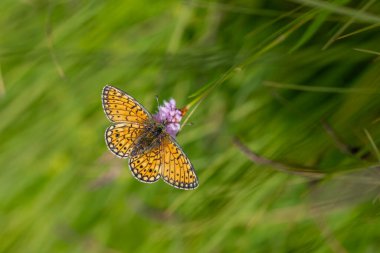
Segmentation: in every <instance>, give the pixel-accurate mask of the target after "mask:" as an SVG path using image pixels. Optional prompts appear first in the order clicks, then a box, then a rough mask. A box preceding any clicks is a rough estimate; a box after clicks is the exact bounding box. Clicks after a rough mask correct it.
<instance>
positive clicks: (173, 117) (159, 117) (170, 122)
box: [153, 98, 182, 138]
mask: <svg viewBox="0 0 380 253" xmlns="http://www.w3.org/2000/svg"><path fill="white" fill-rule="evenodd" d="M153 118H154V119H155V120H156V121H157V122H159V123H161V124H163V125H165V129H166V132H167V133H168V134H170V135H171V136H172V137H173V138H175V137H176V135H177V133H178V131H179V130H180V128H181V125H180V124H179V123H180V122H181V119H182V112H181V110H179V109H178V108H177V107H176V105H175V100H174V99H173V98H171V99H170V100H169V102H166V101H164V105H162V106H159V107H158V112H157V113H156V114H154V115H153Z"/></svg>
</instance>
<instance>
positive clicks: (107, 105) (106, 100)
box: [102, 85, 152, 123]
mask: <svg viewBox="0 0 380 253" xmlns="http://www.w3.org/2000/svg"><path fill="white" fill-rule="evenodd" d="M102 102H103V110H104V112H105V114H106V115H107V117H108V119H109V120H110V121H111V122H115V123H118V122H133V123H144V122H146V121H147V120H148V119H150V118H151V117H152V116H151V115H150V113H149V112H148V111H147V110H146V109H145V108H144V107H143V106H142V105H141V104H140V103H139V102H137V101H136V100H135V99H134V98H133V97H131V96H129V95H128V94H126V93H125V92H124V91H122V90H119V89H117V88H115V87H112V86H110V85H107V86H105V87H104V88H103V93H102Z"/></svg>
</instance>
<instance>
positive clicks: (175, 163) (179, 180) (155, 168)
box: [102, 85, 198, 190]
mask: <svg viewBox="0 0 380 253" xmlns="http://www.w3.org/2000/svg"><path fill="white" fill-rule="evenodd" d="M102 102H103V109H104V112H105V114H106V116H107V117H108V119H109V120H110V121H111V122H112V123H113V125H112V126H110V127H108V128H107V130H106V132H105V139H106V143H107V146H108V149H109V150H110V151H111V152H112V153H114V154H115V155H117V156H118V157H120V158H129V168H130V170H131V172H132V175H133V176H134V177H135V178H136V179H137V180H139V181H141V182H144V183H153V182H156V181H157V180H158V179H159V178H160V177H162V179H163V180H164V181H165V182H166V183H168V184H170V185H172V186H174V187H176V188H179V189H184V190H192V189H195V188H196V187H197V186H198V179H197V176H196V175H195V171H194V168H193V165H192V164H191V162H190V160H189V158H187V156H186V154H185V153H184V152H183V151H182V149H181V147H180V146H179V145H178V144H177V142H176V141H175V139H174V138H173V137H172V136H171V135H170V134H169V133H168V131H167V129H166V124H165V122H160V121H158V120H156V119H155V118H154V117H152V115H151V114H150V113H149V112H148V111H147V110H146V109H145V108H144V107H143V106H142V105H141V104H139V103H138V102H137V101H136V100H135V99H134V98H132V97H131V96H129V95H128V94H126V93H125V92H123V91H122V90H119V89H117V88H115V87H112V86H109V85H107V86H105V87H104V88H103V93H102Z"/></svg>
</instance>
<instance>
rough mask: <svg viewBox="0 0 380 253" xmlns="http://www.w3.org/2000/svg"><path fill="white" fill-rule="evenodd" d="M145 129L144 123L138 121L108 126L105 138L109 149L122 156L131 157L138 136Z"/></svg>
mask: <svg viewBox="0 0 380 253" xmlns="http://www.w3.org/2000/svg"><path fill="white" fill-rule="evenodd" d="M143 131H144V125H140V124H137V123H129V122H124V123H117V124H115V125H113V126H110V127H108V128H107V130H106V133H105V139H106V143H107V146H108V149H109V150H110V151H111V152H112V153H114V154H115V155H117V156H118V157H120V158H126V157H129V155H130V153H131V151H132V149H133V147H134V145H135V144H136V141H137V137H138V136H140V135H141V134H142V132H143Z"/></svg>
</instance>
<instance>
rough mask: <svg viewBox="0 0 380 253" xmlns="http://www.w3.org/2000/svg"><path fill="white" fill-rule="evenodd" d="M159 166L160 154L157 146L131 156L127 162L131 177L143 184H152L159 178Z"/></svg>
mask: <svg viewBox="0 0 380 253" xmlns="http://www.w3.org/2000/svg"><path fill="white" fill-rule="evenodd" d="M160 166H161V152H160V147H159V146H157V147H155V148H152V149H151V150H147V151H146V152H144V153H142V154H137V155H135V156H132V157H131V158H130V160H129V168H130V169H131V172H132V175H133V176H134V177H135V178H137V179H138V180H139V181H142V182H144V183H153V182H156V181H157V180H158V179H159V178H160Z"/></svg>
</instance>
